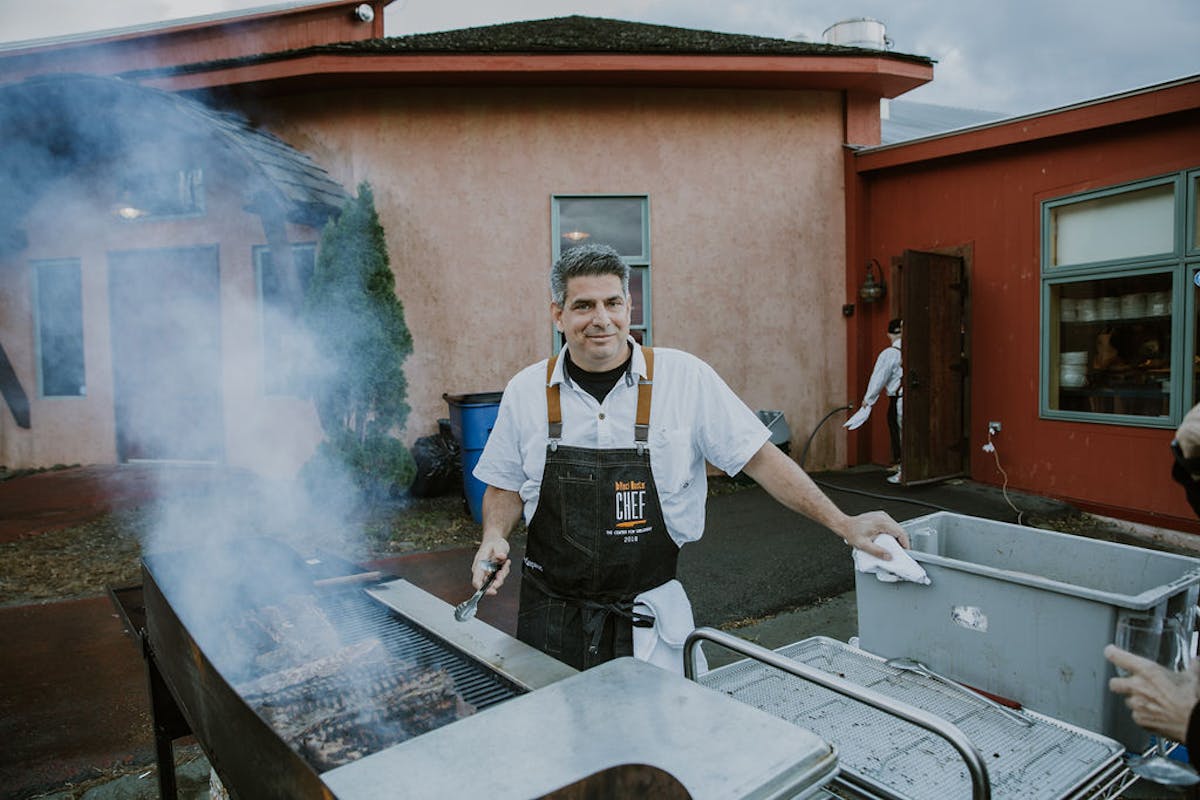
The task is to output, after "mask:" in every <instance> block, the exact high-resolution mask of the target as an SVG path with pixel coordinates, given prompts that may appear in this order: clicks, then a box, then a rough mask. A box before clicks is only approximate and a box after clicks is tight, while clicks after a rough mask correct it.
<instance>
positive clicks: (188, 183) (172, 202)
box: [116, 169, 204, 221]
mask: <svg viewBox="0 0 1200 800" xmlns="http://www.w3.org/2000/svg"><path fill="white" fill-rule="evenodd" d="M203 178H204V174H203V172H202V171H201V170H199V169H180V170H161V171H159V170H145V171H141V172H134V173H130V174H129V175H128V176H126V177H125V178H124V179H123V180H122V182H121V184H120V185H119V186H118V187H117V207H116V213H117V216H119V217H120V218H121V219H125V220H130V221H132V220H136V219H154V218H163V217H182V216H191V215H194V214H199V213H201V212H203V211H204V194H203V192H204V179H203Z"/></svg>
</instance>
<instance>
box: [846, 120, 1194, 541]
mask: <svg viewBox="0 0 1200 800" xmlns="http://www.w3.org/2000/svg"><path fill="white" fill-rule="evenodd" d="M1197 131H1200V109H1195V108H1193V109H1192V110H1190V111H1186V112H1180V113H1174V114H1170V115H1168V116H1164V117H1159V118H1156V119H1152V120H1141V121H1137V122H1132V123H1128V124H1124V125H1112V126H1109V127H1104V128H1100V129H1096V130H1092V131H1086V132H1081V133H1076V134H1071V135H1067V136H1061V137H1057V138H1053V139H1047V140H1042V141H1036V142H1028V143H1019V144H1014V145H1012V146H1009V147H1001V148H994V149H988V150H983V151H980V152H975V153H965V154H961V155H953V156H950V157H947V158H942V159H935V160H930V161H924V162H920V163H916V164H908V165H903V164H902V165H898V166H892V167H888V168H884V169H879V170H875V171H867V172H860V173H859V175H860V178H861V181H862V183H861V187H860V188H861V190H862V195H861V197H862V202H863V203H864V208H865V209H866V213H865V215H864V216H865V219H866V220H868V222H867V223H865V225H864V227H863V228H862V229H860V231H859V232H858V237H856V238H858V240H859V242H860V248H861V251H862V252H863V253H864V255H865V257H874V258H877V259H878V260H879V261H880V263H882V264H884V265H887V264H889V262H890V259H891V258H892V257H893V256H896V255H899V254H900V253H901V252H903V250H904V249H905V248H909V249H917V250H945V249H950V248H959V247H964V246H965V247H970V248H972V249H973V260H972V261H973V263H971V265H970V269H971V282H972V293H971V295H972V298H971V306H970V313H971V352H970V358H971V365H972V367H971V377H970V384H971V390H970V391H971V395H970V396H971V413H970V435H971V443H970V446H971V477H972V478H973V479H975V480H978V481H981V482H984V483H991V484H1000V483H1002V480H1003V478H1002V475H1001V473H1000V472H999V471H998V470H997V468H996V463H995V460H994V457H993V456H992V455H990V454H988V453H984V452H982V451H981V449H980V447H981V445H982V444H983V442H984V441H985V440H986V426H987V423H988V421H989V420H999V421H1001V422H1002V423H1003V431H1002V432H1001V433H1000V434H999V436H997V437H996V440H995V442H996V446H997V450H998V453H999V456H1000V463H1001V465H1002V466H1003V468H1004V470H1005V471H1007V473H1008V478H1009V484H1008V485H1009V487H1010V488H1014V489H1019V490H1026V491H1030V492H1036V493H1039V494H1045V495H1049V496H1054V497H1059V498H1062V499H1066V500H1069V501H1072V502H1075V503H1077V504H1078V505H1080V506H1081V507H1084V508H1086V509H1088V510H1092V511H1095V512H1098V513H1107V514H1111V515H1113V516H1120V517H1123V518H1127V519H1132V520H1135V521H1141V522H1150V523H1153V524H1159V525H1164V526H1168V527H1175V528H1188V529H1193V530H1196V529H1197V526H1196V520H1195V516H1194V515H1193V513H1192V511H1191V508H1190V507H1189V506H1188V505H1187V503H1186V502H1185V500H1184V496H1183V492H1182V490H1181V489H1180V488H1179V487H1178V486H1177V485H1175V484H1174V483H1173V482H1172V481H1171V479H1170V468H1171V454H1170V451H1169V450H1168V447H1167V445H1168V442H1169V441H1170V439H1171V435H1172V431H1170V430H1164V429H1148V428H1134V427H1125V426H1117V425H1106V424H1090V423H1089V424H1084V423H1073V422H1060V421H1051V420H1043V419H1039V417H1038V402H1039V398H1038V386H1039V370H1038V368H1039V358H1040V325H1041V322H1040V316H1039V315H1040V310H1039V309H1040V305H1039V304H1040V291H1041V281H1040V277H1041V267H1040V261H1039V252H1040V250H1039V248H1040V218H1041V216H1040V203H1041V202H1042V201H1043V200H1047V199H1050V198H1054V197H1059V196H1062V195H1067V194H1072V193H1075V192H1081V191H1087V190H1090V189H1095V188H1099V187H1104V186H1111V185H1114V184H1120V183H1124V182H1127V181H1133V180H1137V179H1141V178H1145V177H1149V176H1154V175H1160V174H1164V173H1170V172H1175V171H1177V170H1181V169H1186V168H1191V167H1196V166H1200V136H1198V134H1197ZM852 271H855V270H853V269H852ZM861 277H862V276H861V275H859V276H858V282H861ZM860 307H861V304H860ZM886 313H887V309H878V310H875V311H874V312H873V313H868V314H861V315H859V316H858V318H857V323H856V326H857V328H858V331H857V341H858V342H859V343H860V344H858V345H857V347H858V351H859V352H858V353H857V354H855V357H854V358H852V359H851V361H852V362H854V361H857V364H858V366H859V367H864V366H865V371H864V370H863V369H858V372H861V373H863V374H861V375H858V374H852V375H850V376H849V377H850V386H852V387H854V386H859V387H860V389H859V396H861V389H862V387H865V381H866V377H867V374H868V373H869V370H870V366H869V365H870V363H871V359H872V358H873V356H874V350H876V349H878V348H877V345H880V343H881V341H882V334H877V333H876V329H879V330H882V326H883V324H884V321H885V320H886ZM884 428H885V426H882V425H873V426H872V439H871V444H870V457H869V459H867V460H870V461H874V462H877V463H884V462H885V461H886V459H887V455H886V453H887V443H886V430H885V429H884ZM905 433H906V435H920V432H918V431H906V432H905ZM860 455H861V453H860Z"/></svg>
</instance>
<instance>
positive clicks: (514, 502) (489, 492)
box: [471, 486, 525, 594]
mask: <svg viewBox="0 0 1200 800" xmlns="http://www.w3.org/2000/svg"><path fill="white" fill-rule="evenodd" d="M524 508H525V504H524V502H523V501H522V500H521V495H520V494H518V493H517V492H510V491H508V490H507V489H498V488H496V487H495V486H488V487H487V488H486V489H484V491H483V538H482V541H481V542H480V544H479V550H478V551H476V553H475V560H474V561H472V562H471V583H472V584H473V585H474V586H475V588H476V589H478V588H479V587H480V586H483V581H484V580H485V579H486V578H487V574H488V573H487V571H486V570H485V569H484V568H483V567H481V566H480V562H481V561H499V562H502V563H501V566H500V572H499V573H498V574H497V575H496V580H494V581H492V585H491V586H489V587H488V590H487V593H488V594H495V593H496V592H497V590H499V589H500V587H501V586H503V585H504V579H505V578H507V577H508V571H509V563H508V537H509V535H510V534H511V533H512V532H513V529H514V528H516V527H517V523H518V522H520V521H521V514H522V512H523V511H524Z"/></svg>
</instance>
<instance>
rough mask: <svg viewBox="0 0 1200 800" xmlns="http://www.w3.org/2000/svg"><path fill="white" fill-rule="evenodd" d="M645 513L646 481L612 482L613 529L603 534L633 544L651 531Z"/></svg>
mask: <svg viewBox="0 0 1200 800" xmlns="http://www.w3.org/2000/svg"><path fill="white" fill-rule="evenodd" d="M646 513H647V508H646V481H636V480H628V481H613V527H612V528H611V529H609V530H607V531H605V533H607V534H608V535H609V536H620V537H623V541H624V542H625V543H628V544H635V543H637V542H638V541H639V540H640V538H641V535H642V534H644V533H649V532H650V531H651V530H652V529H653V526H652V525H650V524H648V521H647V519H646Z"/></svg>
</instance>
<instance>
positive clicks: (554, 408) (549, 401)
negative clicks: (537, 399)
mask: <svg viewBox="0 0 1200 800" xmlns="http://www.w3.org/2000/svg"><path fill="white" fill-rule="evenodd" d="M556 361H558V356H556V355H555V356H551V357H550V360H549V361H547V362H546V419H547V420H548V422H549V425H550V431H549V433H550V449H551V450H557V449H558V440H559V439H561V438H562V403H561V402H560V401H561V398H560V396H559V392H558V384H557V383H554V384H552V383H550V379H551V378H553V377H554V363H555V362H556Z"/></svg>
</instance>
